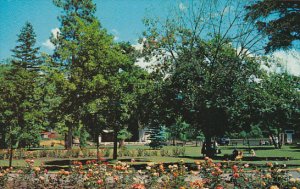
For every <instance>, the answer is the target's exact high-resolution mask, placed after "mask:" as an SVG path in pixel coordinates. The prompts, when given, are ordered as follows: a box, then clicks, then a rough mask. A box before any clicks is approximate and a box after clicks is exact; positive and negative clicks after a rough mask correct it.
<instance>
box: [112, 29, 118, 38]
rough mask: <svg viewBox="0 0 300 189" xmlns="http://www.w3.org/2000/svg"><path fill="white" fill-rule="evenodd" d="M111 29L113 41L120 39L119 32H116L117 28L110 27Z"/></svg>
mask: <svg viewBox="0 0 300 189" xmlns="http://www.w3.org/2000/svg"><path fill="white" fill-rule="evenodd" d="M111 31H112V34H113V35H114V40H115V41H117V40H119V39H120V37H119V34H120V33H119V32H118V30H117V29H112V30H111Z"/></svg>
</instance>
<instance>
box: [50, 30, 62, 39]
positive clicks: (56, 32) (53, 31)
mask: <svg viewBox="0 0 300 189" xmlns="http://www.w3.org/2000/svg"><path fill="white" fill-rule="evenodd" d="M51 33H52V35H53V36H54V38H55V39H56V38H57V36H58V35H59V34H60V30H59V28H54V29H52V30H51Z"/></svg>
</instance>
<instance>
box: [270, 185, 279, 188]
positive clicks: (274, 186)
mask: <svg viewBox="0 0 300 189" xmlns="http://www.w3.org/2000/svg"><path fill="white" fill-rule="evenodd" d="M270 189H279V188H278V186H276V185H273V186H271V187H270Z"/></svg>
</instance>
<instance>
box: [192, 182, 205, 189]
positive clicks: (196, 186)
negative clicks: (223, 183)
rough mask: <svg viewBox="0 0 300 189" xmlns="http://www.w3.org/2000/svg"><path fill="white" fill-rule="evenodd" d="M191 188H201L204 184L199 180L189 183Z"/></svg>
mask: <svg viewBox="0 0 300 189" xmlns="http://www.w3.org/2000/svg"><path fill="white" fill-rule="evenodd" d="M190 186H191V187H192V188H203V186H204V183H203V182H202V181H201V180H195V181H194V182H191V183H190Z"/></svg>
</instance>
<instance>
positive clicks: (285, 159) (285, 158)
mask: <svg viewBox="0 0 300 189" xmlns="http://www.w3.org/2000/svg"><path fill="white" fill-rule="evenodd" d="M180 158H189V159H199V158H200V159H201V158H203V157H195V156H180ZM203 159H204V158H203ZM213 159H214V160H226V161H227V160H233V159H232V157H230V156H226V155H225V156H215V157H213ZM242 160H243V161H287V160H292V158H290V157H251V156H245V157H243V159H242Z"/></svg>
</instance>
